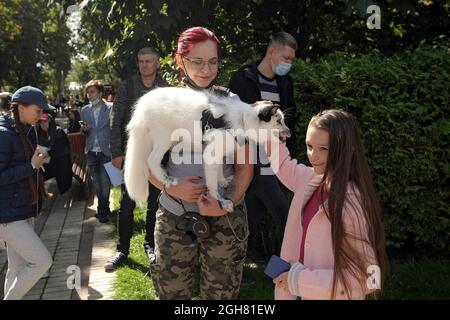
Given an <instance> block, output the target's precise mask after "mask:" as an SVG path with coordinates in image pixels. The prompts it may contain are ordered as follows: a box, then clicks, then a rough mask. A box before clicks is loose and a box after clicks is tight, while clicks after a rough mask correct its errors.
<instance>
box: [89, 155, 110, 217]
mask: <svg viewBox="0 0 450 320" xmlns="http://www.w3.org/2000/svg"><path fill="white" fill-rule="evenodd" d="M87 161H88V166H89V171H90V172H91V177H92V182H93V185H94V190H95V193H96V194H97V198H98V207H97V213H98V214H99V215H101V216H107V215H108V214H110V210H109V192H110V191H111V181H110V180H109V176H108V173H107V172H106V169H105V166H104V164H105V163H108V162H110V161H111V158H110V157H108V156H106V155H105V154H104V153H103V152H92V151H89V152H88V154H87Z"/></svg>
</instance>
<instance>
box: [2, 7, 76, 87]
mask: <svg viewBox="0 0 450 320" xmlns="http://www.w3.org/2000/svg"><path fill="white" fill-rule="evenodd" d="M64 9H65V2H64V1H60V2H53V1H43V0H40V1H31V0H6V1H3V0H2V1H0V17H2V19H0V41H1V43H0V70H1V73H0V85H1V86H5V87H6V86H8V87H9V88H11V89H12V90H14V89H16V88H17V87H20V86H23V85H35V86H39V87H42V88H44V89H45V88H47V87H48V88H49V89H50V91H52V93H53V94H55V93H56V92H58V91H59V90H58V89H61V88H60V87H61V85H62V78H63V77H64V74H66V73H67V72H68V71H69V69H70V57H71V55H72V49H71V48H70V46H69V44H68V40H69V39H70V30H69V29H68V28H67V26H66V25H65V11H64ZM3 18H4V19H3Z"/></svg>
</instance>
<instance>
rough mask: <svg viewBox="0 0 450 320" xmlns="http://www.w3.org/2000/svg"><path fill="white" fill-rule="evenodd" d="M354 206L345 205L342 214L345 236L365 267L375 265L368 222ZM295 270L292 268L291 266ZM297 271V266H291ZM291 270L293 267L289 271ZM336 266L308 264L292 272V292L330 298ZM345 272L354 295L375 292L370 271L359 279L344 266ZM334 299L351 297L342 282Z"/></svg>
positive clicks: (302, 295)
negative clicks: (334, 267)
mask: <svg viewBox="0 0 450 320" xmlns="http://www.w3.org/2000/svg"><path fill="white" fill-rule="evenodd" d="M361 216H362V215H360V216H359V218H358V213H356V211H355V210H354V209H349V206H348V205H347V206H346V209H344V214H343V220H344V221H343V222H344V228H345V233H346V239H347V241H348V243H349V244H350V245H351V247H352V248H353V249H355V251H356V252H357V254H358V255H359V256H360V257H362V258H363V259H364V261H365V262H366V267H369V266H371V268H372V267H374V266H375V267H376V265H377V262H376V258H375V255H374V251H373V248H372V247H371V246H370V245H369V244H368V241H367V232H368V230H367V225H366V224H365V223H364V221H363V219H362V218H361ZM291 270H292V268H291ZM292 271H293V272H295V270H292ZM289 272H291V271H289ZM333 276H334V269H316V270H311V269H308V268H305V269H303V270H300V271H299V272H297V274H294V275H291V278H292V279H293V284H292V285H291V286H290V288H291V289H292V290H291V293H292V294H294V295H299V296H301V297H302V298H305V299H320V300H325V299H330V298H331V293H332V287H333ZM344 276H345V277H346V279H348V284H349V290H350V295H351V297H350V298H351V299H355V300H357V299H359V300H361V299H365V297H366V295H368V294H369V293H371V292H373V291H374V289H373V288H371V287H369V284H368V276H367V274H364V275H361V278H360V279H358V278H357V277H356V276H355V275H354V274H353V273H352V272H350V270H344ZM335 299H339V300H341V299H348V297H347V294H346V293H345V290H344V287H343V285H342V283H340V282H338V284H337V288H336V297H335Z"/></svg>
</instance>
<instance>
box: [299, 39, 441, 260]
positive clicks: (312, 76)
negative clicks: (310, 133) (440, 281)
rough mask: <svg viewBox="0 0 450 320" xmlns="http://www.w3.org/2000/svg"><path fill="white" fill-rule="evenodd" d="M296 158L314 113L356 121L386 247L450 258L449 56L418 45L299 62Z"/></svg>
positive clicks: (303, 159) (303, 149)
mask: <svg viewBox="0 0 450 320" xmlns="http://www.w3.org/2000/svg"><path fill="white" fill-rule="evenodd" d="M292 76H293V78H294V83H295V87H296V93H295V95H296V101H297V106H298V109H299V113H300V119H299V125H298V127H297V128H296V129H297V131H298V143H299V150H300V154H298V155H297V157H298V159H300V160H301V161H303V162H304V163H307V158H306V153H305V147H304V142H303V141H304V137H305V133H306V128H307V125H308V122H309V120H310V118H311V116H312V115H313V114H315V113H317V112H318V111H320V110H322V109H329V108H335V107H336V108H341V109H344V110H347V111H349V112H351V113H352V114H354V115H355V116H357V118H358V119H359V124H360V127H361V132H362V137H363V141H364V145H365V148H366V153H367V157H368V161H369V166H370V168H371V171H372V175H373V177H374V181H375V187H376V189H377V192H378V196H379V199H380V202H381V205H382V210H383V219H384V223H385V227H386V235H387V245H388V247H389V248H401V249H408V250H411V251H412V252H413V253H428V254H430V253H432V254H436V253H443V254H445V255H448V254H449V246H448V243H449V236H450V231H449V230H450V228H449V227H450V217H449V212H450V205H449V200H450V199H449V195H450V192H449V190H450V188H449V176H450V165H449V161H448V160H449V158H450V149H449V137H450V118H449V95H450V90H449V89H450V52H449V50H448V49H447V48H440V47H430V46H422V47H419V48H418V49H416V50H415V51H414V52H403V53H399V54H396V55H394V56H392V57H383V56H381V55H380V54H377V53H372V54H368V55H363V56H360V57H347V56H345V55H342V54H334V55H332V56H328V57H327V58H324V59H322V60H320V61H318V62H315V63H311V62H305V61H297V62H296V64H295V68H294V69H293V71H292Z"/></svg>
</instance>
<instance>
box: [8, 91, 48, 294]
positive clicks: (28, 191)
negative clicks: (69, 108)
mask: <svg viewBox="0 0 450 320" xmlns="http://www.w3.org/2000/svg"><path fill="white" fill-rule="evenodd" d="M44 110H45V111H51V108H50V106H49V105H48V104H47V101H46V99H45V95H44V94H43V93H42V91H41V90H39V89H37V88H34V87H31V86H26V87H22V88H20V89H19V90H17V91H16V92H15V93H14V95H13V96H12V104H11V114H12V115H11V114H10V113H6V112H0V141H1V143H0V240H3V241H4V242H5V243H6V246H7V256H8V271H7V273H6V278H5V284H4V299H5V300H17V299H21V298H22V297H23V296H24V295H25V294H26V293H27V292H28V291H29V290H30V289H31V288H32V287H33V286H34V285H35V284H36V282H37V281H38V280H39V279H40V278H41V277H42V275H44V274H45V272H46V271H47V270H48V269H49V268H50V266H51V264H52V257H51V255H50V253H49V251H48V250H47V248H46V247H45V245H44V244H43V243H42V241H41V240H40V239H39V236H38V235H37V234H36V232H35V231H34V228H33V219H34V217H36V215H37V214H38V213H39V211H40V209H41V206H42V196H43V195H44V193H45V190H44V183H43V179H42V174H41V172H40V171H41V170H40V168H42V166H43V164H44V161H45V159H46V158H47V157H48V154H47V153H44V152H42V150H40V149H39V147H38V146H37V143H36V141H37V138H36V131H35V129H34V128H33V127H32V126H33V125H35V124H36V123H37V122H38V121H39V118H40V116H41V115H42V113H43V111H44Z"/></svg>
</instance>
